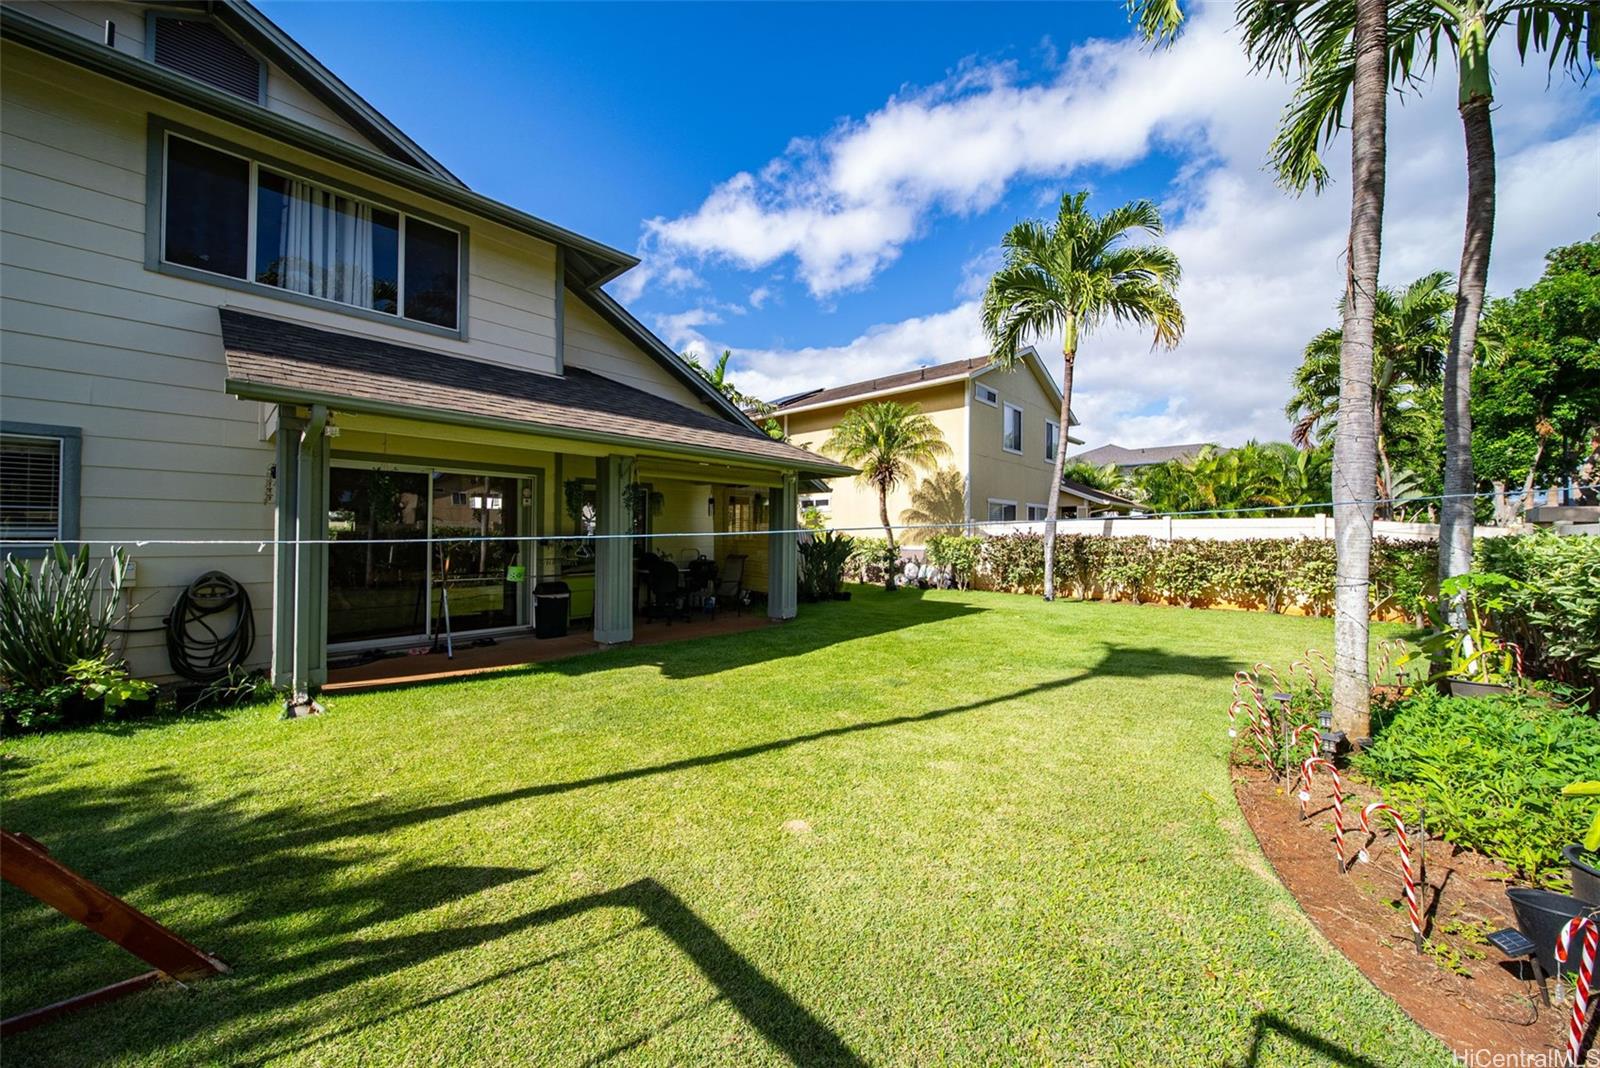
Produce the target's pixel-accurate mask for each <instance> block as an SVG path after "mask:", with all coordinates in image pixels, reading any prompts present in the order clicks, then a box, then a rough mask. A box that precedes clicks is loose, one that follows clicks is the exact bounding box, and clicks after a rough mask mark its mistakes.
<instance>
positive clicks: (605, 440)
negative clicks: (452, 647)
mask: <svg viewBox="0 0 1600 1068" xmlns="http://www.w3.org/2000/svg"><path fill="white" fill-rule="evenodd" d="M223 390H224V391H225V392H227V393H229V394H231V395H233V396H235V397H238V398H240V399H241V400H253V401H264V402H266V403H269V404H295V405H312V404H321V405H325V406H327V407H328V408H332V409H337V410H339V411H346V412H359V413H361V414H364V415H388V416H395V417H397V418H402V419H415V420H417V421H419V422H426V423H441V424H444V425H447V426H467V427H476V428H478V429H482V430H509V431H512V432H514V433H521V434H539V435H542V436H545V437H551V438H566V439H569V440H572V441H586V442H592V443H595V444H605V445H625V446H627V447H629V448H634V449H637V448H640V447H644V448H648V449H651V450H653V451H656V452H662V453H667V454H670V455H674V456H686V457H692V458H694V459H704V458H706V457H713V458H715V459H718V460H724V461H737V462H739V463H742V464H744V465H745V466H747V467H763V468H774V469H777V470H782V471H790V470H792V471H798V472H801V473H805V474H819V475H825V476H829V477H837V476H840V475H854V474H856V473H857V472H856V470H855V468H853V467H846V466H844V465H843V464H835V463H832V462H830V461H828V460H824V459H822V458H820V457H818V458H817V462H816V463H814V464H808V463H791V462H787V461H784V460H779V459H776V458H774V457H767V456H755V455H752V454H750V453H747V452H741V451H739V450H738V449H717V448H711V447H709V446H697V445H683V444H679V443H676V442H664V441H659V440H656V439H653V438H637V437H630V436H628V435H624V434H606V433H603V432H601V431H597V430H574V429H572V428H570V427H564V426H553V425H551V424H548V423H539V422H534V421H531V420H522V419H503V418H498V417H496V416H491V415H473V414H472V413H470V412H455V411H443V410H441V409H438V408H424V407H420V406H418V405H412V404H400V403H397V402H394V401H378V400H370V399H365V398H359V397H347V396H342V395H340V394H337V393H325V392H323V391H321V390H311V389H300V388H297V387H293V386H280V385H273V384H271V383H266V382H256V381H253V380H251V379H244V378H234V377H232V376H231V375H230V376H229V377H227V378H226V379H225V380H224V382H223Z"/></svg>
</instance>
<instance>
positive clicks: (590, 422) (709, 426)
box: [221, 308, 854, 474]
mask: <svg viewBox="0 0 1600 1068" xmlns="http://www.w3.org/2000/svg"><path fill="white" fill-rule="evenodd" d="M221 316H222V340H223V344H224V347H225V348H226V350H227V361H228V382H227V388H228V392H230V393H233V394H236V395H238V396H242V397H251V398H255V399H260V400H275V399H281V400H291V401H293V400H298V401H300V402H301V403H306V402H308V401H309V400H310V399H313V398H315V399H319V400H322V399H326V400H329V401H332V402H333V403H334V404H335V406H338V403H339V402H341V401H342V402H344V404H345V405H346V406H348V407H350V408H352V409H357V410H359V409H360V408H362V407H366V408H369V409H378V408H380V407H381V408H384V409H389V408H394V407H399V408H402V409H410V410H412V411H414V412H415V413H416V416H417V418H421V419H432V420H434V421H437V422H446V423H448V422H451V421H452V419H451V417H452V416H456V417H466V418H468V419H485V420H490V421H492V422H501V423H508V424H523V425H526V426H527V427H528V429H529V430H531V431H532V430H537V431H544V432H547V433H552V434H554V435H556V436H567V437H581V438H589V439H591V440H592V439H595V438H625V439H630V440H633V441H637V442H638V443H639V444H641V445H647V446H650V447H653V448H658V449H662V450H666V451H678V452H684V453H690V454H696V455H698V454H702V453H704V452H706V451H711V452H717V453H722V454H726V455H727V456H728V457H729V458H735V459H737V458H742V459H745V460H749V461H761V462H765V463H767V464H774V465H777V466H781V467H788V468H796V469H799V470H804V471H810V472H825V473H828V474H854V470H853V469H852V468H849V467H845V466H843V465H841V464H836V463H834V462H833V461H831V460H828V459H826V458H824V457H821V456H818V455H816V454H815V453H810V452H807V451H806V450H804V449H801V448H798V447H796V446H793V445H788V444H785V443H784V442H781V441H776V440H774V439H772V438H769V437H767V436H766V435H765V434H762V433H760V432H759V431H756V430H752V429H750V428H748V427H745V426H741V425H739V424H737V423H734V422H733V421H732V420H730V419H726V418H722V417H719V416H717V415H715V414H713V413H711V412H709V411H696V410H695V409H693V408H688V407H685V406H684V405H681V404H675V403H673V402H672V401H668V400H664V399H662V398H661V397H657V396H655V395H654V394H651V393H646V392H644V391H643V390H639V389H634V388H633V387H632V386H626V385H623V384H622V383H621V382H617V381H614V380H612V379H609V378H605V377H603V376H601V375H597V374H594V373H593V372H591V371H585V370H581V369H579V368H568V369H567V371H566V373H565V374H561V375H546V374H537V373H535V372H532V371H519V370H516V369H515V368H511V367H500V366H497V365H495V364H489V363H482V362H480V361H477V360H468V359H461V358H459V357H455V356H446V355H444V354H443V353H438V352H430V351H428V350H426V349H415V348H410V347H408V346H405V345H396V344H392V343H390V342H387V341H379V340H377V339H375V338H370V337H362V336H357V335H353V334H341V333H336V332H334V331H331V330H318V329H316V328H314V327H309V326H303V325H301V324H299V323H291V322H286V321H284V320H282V319H272V318H267V317H265V316H260V315H252V314H250V313H248V312H243V311H240V310H238V309H236V308H223V309H221Z"/></svg>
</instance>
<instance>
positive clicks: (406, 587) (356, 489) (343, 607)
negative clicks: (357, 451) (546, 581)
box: [328, 466, 533, 645]
mask: <svg viewBox="0 0 1600 1068" xmlns="http://www.w3.org/2000/svg"><path fill="white" fill-rule="evenodd" d="M532 485H533V483H532V480H531V479H524V478H517V477H515V476H510V475H490V474H474V473H468V472H454V471H426V470H403V469H395V468H392V467H370V466H360V467H358V466H335V467H333V468H332V469H331V470H330V471H329V474H328V536H329V538H330V539H331V540H332V542H333V544H332V545H331V546H330V547H329V550H328V642H329V644H330V645H347V644H360V643H365V642H381V641H399V640H404V639H407V638H414V639H417V640H418V641H422V640H425V639H427V638H428V637H429V636H430V635H432V634H434V633H437V632H442V631H443V629H444V627H445V625H446V621H447V620H448V625H449V627H450V630H451V632H452V633H455V634H462V633H464V632H469V631H482V630H494V629H499V628H505V627H517V626H521V625H525V624H526V623H527V622H528V620H529V612H528V606H527V603H526V602H527V599H528V598H527V593H528V569H527V568H526V567H525V566H524V563H525V561H526V560H527V559H528V557H529V555H530V554H529V552H528V547H527V546H526V545H524V544H522V543H519V542H517V541H516V540H514V539H516V538H517V537H519V536H520V535H522V534H523V533H524V532H525V531H527V530H528V529H529V525H528V524H529V519H530V517H529V516H528V515H527V511H528V509H529V508H530V507H531V504H530V503H527V502H531V493H529V492H525V491H528V490H530V489H531V487H532ZM430 534H431V536H432V538H433V544H432V545H431V546H430V545H429V544H428V542H427V540H426V539H427V538H428V537H429V535H430ZM501 539H505V540H501Z"/></svg>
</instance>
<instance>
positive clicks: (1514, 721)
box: [1355, 687, 1600, 881]
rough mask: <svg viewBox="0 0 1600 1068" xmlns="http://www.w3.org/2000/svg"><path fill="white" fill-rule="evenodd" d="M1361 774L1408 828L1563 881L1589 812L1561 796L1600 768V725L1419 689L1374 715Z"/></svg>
mask: <svg viewBox="0 0 1600 1068" xmlns="http://www.w3.org/2000/svg"><path fill="white" fill-rule="evenodd" d="M1373 725H1374V730H1375V738H1376V740H1375V741H1374V743H1373V745H1372V747H1371V748H1370V749H1368V750H1367V751H1366V752H1365V753H1363V754H1361V755H1360V756H1358V757H1356V761H1355V765H1356V767H1357V768H1358V769H1359V770H1360V771H1361V772H1362V773H1364V774H1365V775H1367V776H1368V777H1369V778H1370V779H1371V780H1372V781H1373V782H1374V783H1376V784H1378V785H1379V786H1381V787H1382V788H1383V791H1384V794H1385V796H1386V797H1387V798H1388V799H1389V801H1390V802H1391V803H1393V804H1396V805H1397V806H1398V807H1399V808H1400V811H1401V814H1402V815H1403V816H1404V817H1405V819H1406V820H1407V821H1408V823H1409V822H1412V821H1415V820H1416V819H1417V817H1418V815H1419V814H1425V816H1426V818H1425V820H1424V821H1423V822H1424V824H1425V825H1426V827H1427V829H1428V831H1429V833H1430V834H1434V835H1439V836H1442V837H1444V838H1447V839H1449V840H1450V841H1452V842H1454V843H1456V844H1457V845H1461V846H1465V847H1466V848H1468V849H1475V850H1477V851H1479V852H1481V853H1484V854H1487V855H1488V856H1491V857H1494V858H1496V859H1498V860H1501V861H1504V862H1505V863H1506V864H1509V865H1510V866H1511V867H1512V868H1513V869H1515V870H1516V872H1517V873H1518V874H1519V875H1521V876H1523V877H1524V878H1528V879H1533V880H1544V881H1548V880H1550V879H1553V878H1559V876H1560V874H1561V871H1562V868H1561V849H1562V848H1563V847H1564V846H1565V845H1567V844H1568V843H1569V842H1574V841H1576V840H1577V839H1578V837H1579V835H1580V834H1582V832H1583V827H1584V824H1585V813H1584V811H1583V807H1582V805H1581V804H1580V802H1579V800H1578V798H1576V797H1570V796H1569V797H1563V796H1562V794H1561V788H1562V787H1563V786H1565V785H1566V784H1567V783H1570V782H1573V781H1574V780H1578V779H1583V778H1585V777H1588V776H1592V775H1593V774H1594V769H1595V768H1596V767H1600V720H1596V719H1593V718H1592V717H1589V716H1585V715H1579V714H1576V713H1574V712H1572V711H1571V710H1569V709H1565V708H1560V707H1557V706H1554V705H1552V704H1550V703H1549V702H1547V701H1545V700H1543V699H1540V698H1535V697H1527V696H1523V695H1519V694H1508V695H1504V696H1496V697H1446V696H1444V695H1443V694H1441V693H1439V692H1438V691H1437V690H1435V689H1433V688H1431V687H1421V688H1418V689H1417V690H1415V691H1413V692H1412V693H1410V694H1408V695H1407V696H1405V697H1403V698H1401V699H1400V700H1398V701H1395V702H1393V703H1388V704H1379V705H1378V706H1376V707H1375V709H1374V717H1373Z"/></svg>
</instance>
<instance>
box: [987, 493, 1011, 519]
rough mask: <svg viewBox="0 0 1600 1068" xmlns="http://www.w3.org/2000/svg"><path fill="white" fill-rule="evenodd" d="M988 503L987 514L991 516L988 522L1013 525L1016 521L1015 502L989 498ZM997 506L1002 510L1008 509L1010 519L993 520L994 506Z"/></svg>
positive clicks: (1000, 498)
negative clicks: (1009, 510)
mask: <svg viewBox="0 0 1600 1068" xmlns="http://www.w3.org/2000/svg"><path fill="white" fill-rule="evenodd" d="M988 503H989V514H990V516H991V518H990V519H989V522H991V523H1015V522H1016V521H1017V502H1016V501H1008V500H1006V499H1005V498H1003V497H990V498H989V502H988ZM997 504H998V505H1000V506H1001V507H1002V508H1010V509H1011V518H1010V519H995V518H993V514H994V506H995V505H997Z"/></svg>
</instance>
